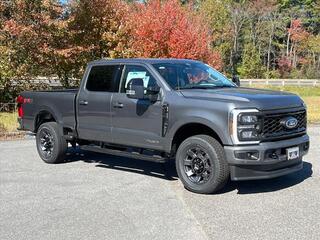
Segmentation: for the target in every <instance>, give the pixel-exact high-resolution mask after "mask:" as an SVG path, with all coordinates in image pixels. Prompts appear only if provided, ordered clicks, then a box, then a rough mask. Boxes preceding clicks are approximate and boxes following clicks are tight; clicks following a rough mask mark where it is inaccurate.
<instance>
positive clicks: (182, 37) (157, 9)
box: [0, 0, 320, 102]
mask: <svg viewBox="0 0 320 240" xmlns="http://www.w3.org/2000/svg"><path fill="white" fill-rule="evenodd" d="M127 57H173V58H190V59H199V60H202V61H204V62H207V63H208V64H210V65H212V66H213V67H215V68H217V69H218V70H221V71H222V72H224V73H225V74H226V75H228V76H231V75H233V74H236V75H239V76H240V77H242V78H300V79H303V78H309V79H315V78H317V79H319V78H320V0H254V1H248V0H240V1H235V0H224V1H222V0H194V1H187V0H181V1H178V0H162V1H160V0H149V1H132V0H131V1H125V0H69V1H58V0H2V1H1V3H0V102H8V101H11V100H13V99H14V98H15V97H16V95H17V94H18V93H19V92H20V91H22V90H27V89H39V88H45V87H46V85H43V86H41V84H40V85H39V84H33V83H32V81H28V80H29V79H33V78H35V77H38V76H42V77H58V78H59V80H60V82H61V83H62V85H63V86H64V87H70V86H71V85H73V83H74V81H73V79H80V77H81V75H82V73H83V70H84V68H85V66H86V63H87V62H88V61H91V60H94V59H99V58H127ZM71 79H72V83H71Z"/></svg>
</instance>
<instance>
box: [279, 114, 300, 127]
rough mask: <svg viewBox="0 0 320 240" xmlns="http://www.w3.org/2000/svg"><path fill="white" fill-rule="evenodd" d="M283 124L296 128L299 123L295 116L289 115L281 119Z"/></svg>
mask: <svg viewBox="0 0 320 240" xmlns="http://www.w3.org/2000/svg"><path fill="white" fill-rule="evenodd" d="M281 123H282V125H284V126H285V127H286V128H288V129H292V128H295V127H296V126H297V125H298V120H297V119H296V118H294V117H287V118H285V119H282V120H281Z"/></svg>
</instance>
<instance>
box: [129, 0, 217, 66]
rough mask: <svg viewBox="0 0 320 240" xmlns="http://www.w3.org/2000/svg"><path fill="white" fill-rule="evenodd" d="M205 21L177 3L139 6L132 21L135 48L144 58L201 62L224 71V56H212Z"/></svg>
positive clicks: (172, 0) (174, 0)
mask: <svg viewBox="0 0 320 240" xmlns="http://www.w3.org/2000/svg"><path fill="white" fill-rule="evenodd" d="M202 19H203V18H201V17H200V16H198V15H196V14H193V13H192V10H191V9H190V8H189V7H183V6H181V5H180V3H179V1H177V0H167V1H160V0H151V1H149V2H148V3H147V4H140V3H138V4H137V6H136V9H135V11H134V12H133V13H132V14H131V21H130V24H131V35H132V48H133V50H134V51H135V52H136V54H137V55H138V56H140V57H164V58H189V59H201V60H203V61H206V62H209V63H210V64H214V66H215V67H217V68H220V67H221V58H220V55H219V54H218V53H215V52H212V50H211V48H210V44H211V41H212V38H211V35H210V33H209V28H208V26H207V25H206V23H205V22H204V21H203V20H202Z"/></svg>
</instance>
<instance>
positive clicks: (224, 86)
mask: <svg viewBox="0 0 320 240" xmlns="http://www.w3.org/2000/svg"><path fill="white" fill-rule="evenodd" d="M234 87H235V86H231V85H221V86H208V85H193V86H185V87H177V88H176V90H181V89H215V88H234Z"/></svg>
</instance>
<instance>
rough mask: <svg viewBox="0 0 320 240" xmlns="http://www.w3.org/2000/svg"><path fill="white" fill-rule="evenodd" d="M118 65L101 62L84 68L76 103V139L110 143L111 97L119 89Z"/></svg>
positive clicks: (119, 67) (119, 70) (119, 69)
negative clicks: (83, 78) (85, 77)
mask: <svg viewBox="0 0 320 240" xmlns="http://www.w3.org/2000/svg"><path fill="white" fill-rule="evenodd" d="M121 68H122V66H120V65H118V64H109V65H108V64H104V65H96V66H92V67H91V68H89V69H88V72H87V73H86V76H87V81H84V83H83V84H82V85H81V88H80V91H79V94H78V97H77V102H76V104H77V124H78V135H79V138H80V139H85V140H95V141H104V142H112V135H111V127H112V123H111V118H112V117H111V114H112V113H111V99H112V94H113V92H115V91H118V89H119V81H120V75H121Z"/></svg>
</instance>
